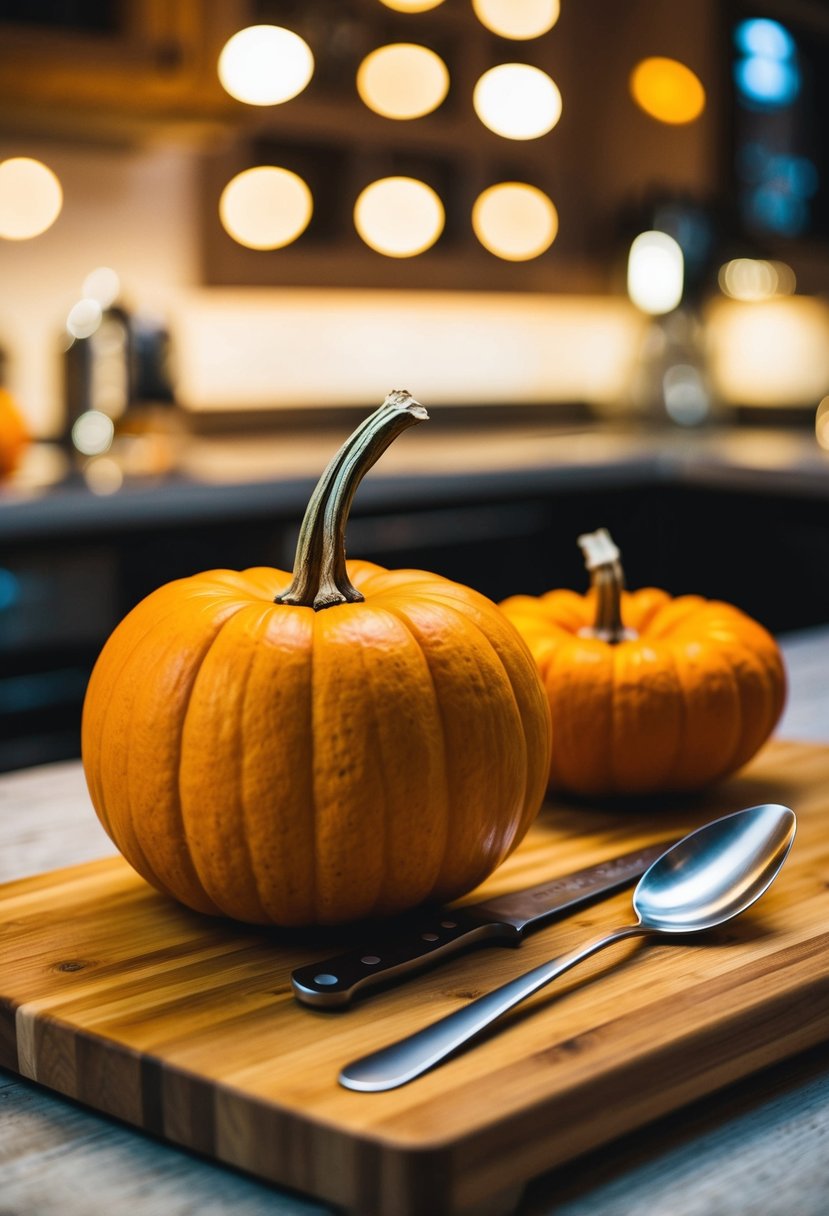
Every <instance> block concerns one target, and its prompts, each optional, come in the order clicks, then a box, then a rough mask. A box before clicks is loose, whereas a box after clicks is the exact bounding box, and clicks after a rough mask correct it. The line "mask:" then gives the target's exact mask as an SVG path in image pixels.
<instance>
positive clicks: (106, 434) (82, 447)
mask: <svg viewBox="0 0 829 1216" xmlns="http://www.w3.org/2000/svg"><path fill="white" fill-rule="evenodd" d="M114 436H115V424H114V423H113V421H112V419H111V418H110V417H109V416H108V415H107V414H103V413H101V411H100V410H86V412H85V413H83V414H81V415H80V417H79V418H76V419H75V422H74V423H73V425H72V442H73V444H74V445H75V447H76V448H77V449H78V451H79V452H83V454H84V456H99V455H100V454H101V453H102V452H108V451H109V449H110V448H111V447H112V440H113V438H114Z"/></svg>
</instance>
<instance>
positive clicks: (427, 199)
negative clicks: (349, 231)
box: [354, 177, 445, 258]
mask: <svg viewBox="0 0 829 1216" xmlns="http://www.w3.org/2000/svg"><path fill="white" fill-rule="evenodd" d="M444 222H445V213H444V209H443V203H442V202H441V200H440V198H439V196H438V195H437V194H436V193H435V191H434V190H433V189H432V187H431V186H427V185H426V183H425V182H421V181H418V180H417V179H416V178H413V177H384V178H381V179H380V180H378V181H375V182H372V183H371V184H370V185H368V186H366V188H365V189H364V190H363V191H362V192H361V194H360V196H359V197H358V199H357V202H356V203H355V204H354V226H355V227H356V229H357V232H358V233H359V234H360V236H361V237H362V239H363V240H364V241H365V243H366V244H367V245H368V246H369V247H370V248H371V249H374V250H376V251H377V253H383V254H385V255H386V257H390V258H411V257H414V256H415V255H416V254H418V253H423V252H424V251H425V250H426V249H429V248H431V246H432V245H434V243H435V241H436V240H437V239H438V237H439V236H440V234H441V232H442V231H443V225H444Z"/></svg>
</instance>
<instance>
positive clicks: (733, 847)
mask: <svg viewBox="0 0 829 1216" xmlns="http://www.w3.org/2000/svg"><path fill="white" fill-rule="evenodd" d="M796 823H797V821H796V819H795V815H794V812H793V811H791V810H790V809H789V808H788V807H785V806H777V805H774V804H770V803H769V804H764V805H762V806H755V807H749V808H748V809H746V810H744V811H737V812H736V813H735V814H733V815H726V816H724V817H723V818H722V819H716V820H714V821H713V822H712V823H709V824H707V825H706V826H705V827H702V828H699V829H698V830H697V831H695V832H691V833H690V834H689V835H688V836H685V837H684V838H683V839H682V840H680V841H679V843H678V844H675V845H673V847H671V848H669V849H668V850H667V852H665V853H663V855H662V856H661V857H660V858H659V859H658V860H657V861H655V862H654V863H653V865H652V866H651V867H650V869H648V870H647V871H646V873H645V874H644V875H643V877H642V878H641V879H640V880H639V883H638V885H637V887H636V890H635V891H634V893H633V909H634V911H635V913H636V916H637V922H636V924H635V925H623V926H622V927H621V928H619V929H615V930H613V932H611V933H608V934H605V935H603V936H602V937H600V938H598V939H597V940H595V941H593V942H590V943H589V944H588V945H586V946H583V947H581V948H580V949H578V950H573V951H571V952H570V953H568V954H564V955H562V956H561V957H559V958H557V959H553V960H552V961H549V962H546V963H542V964H541V966H540V967H535V968H533V970H532V971H528V972H526V974H525V975H522V976H519V977H518V979H515V980H511V981H510V982H509V983H507V984H503V985H502V986H501V987H500V988H496V989H495V991H494V992H490V993H489V994H488V995H487V996H483V997H480V998H479V999H478V1000H476V1001H472V1003H471V1004H469V1005H466V1006H464V1008H463V1009H459V1010H457V1011H456V1012H455V1013H451V1014H449V1015H448V1017H445V1018H442V1019H441V1020H440V1021H438V1022H435V1023H433V1024H432V1025H431V1026H427V1027H426V1028H425V1029H423V1030H420V1031H418V1032H417V1033H416V1034H413V1035H409V1036H407V1037H406V1038H403V1039H400V1040H399V1041H398V1042H396V1043H392V1044H391V1046H389V1047H384V1048H383V1049H382V1050H380V1051H376V1052H373V1053H372V1054H371V1055H367V1056H363V1057H362V1058H361V1059H359V1060H355V1061H353V1062H352V1063H350V1064H347V1065H346V1067H345V1068H344V1069H343V1070H342V1072H341V1073H340V1077H339V1081H340V1084H341V1085H343V1086H345V1087H346V1089H356V1090H363V1091H377V1090H384V1089H394V1088H396V1087H397V1086H399V1085H405V1084H406V1083H407V1082H408V1081H412V1080H414V1078H415V1077H418V1076H420V1074H421V1073H423V1072H426V1070H427V1069H429V1068H433V1067H434V1066H435V1065H436V1064H438V1063H440V1061H441V1060H444V1059H445V1058H446V1057H447V1056H448V1055H451V1054H452V1052H454V1051H456V1050H457V1049H458V1048H459V1047H461V1046H462V1045H463V1044H464V1043H468V1042H470V1040H472V1039H475V1038H477V1037H478V1035H480V1034H481V1033H482V1031H484V1030H485V1029H486V1028H487V1027H488V1026H490V1025H491V1024H492V1023H493V1022H494V1021H496V1020H497V1019H498V1018H500V1017H501V1016H502V1015H503V1014H505V1013H506V1012H507V1011H508V1010H510V1009H513V1008H514V1007H515V1006H516V1005H518V1004H520V1002H521V1001H523V1000H524V999H525V998H526V997H528V996H531V995H532V994H533V993H534V992H538V990H539V989H540V988H543V987H544V986H545V985H546V984H549V983H550V981H551V980H554V979H555V978H556V977H557V976H559V975H561V974H563V972H565V971H569V969H570V968H571V967H574V966H575V965H576V963H579V962H581V961H582V959H585V958H589V957H590V955H592V954H595V953H596V952H597V951H598V950H601V949H603V948H604V947H605V946H609V945H610V944H611V943H613V942H618V941H622V940H623V939H624V938H627V937H636V936H650V937H658V936H663V935H671V934H682V933H697V932H700V931H701V930H703V929H711V928H713V927H714V926H715V925H721V924H723V923H724V922H725V921H727V920H730V919H731V918H732V917H734V916H737V915H739V913H741V912H744V911H745V909H746V908H748V907H749V906H750V905H751V904H753V903H754V901H755V900H757V899H759V897H760V896H761V895H762V894H763V892H764V891H766V890H767V888H768V887H769V885H770V884H771V883H772V881H773V880H774V878H775V877H776V875H777V873H778V871H779V870H780V867H781V866H782V864H783V862H784V861H785V859H786V856H787V854H788V852H789V849H790V848H791V846H792V842H793V840H794V835H795V829H796Z"/></svg>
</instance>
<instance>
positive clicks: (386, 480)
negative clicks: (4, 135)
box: [0, 425, 829, 542]
mask: <svg viewBox="0 0 829 1216" xmlns="http://www.w3.org/2000/svg"><path fill="white" fill-rule="evenodd" d="M345 434H346V432H337V431H335V430H330V429H325V430H323V431H318V432H317V431H310V430H306V431H304V432H300V431H291V432H287V433H285V434H284V435H279V434H274V433H269V434H261V435H257V434H250V435H247V436H239V435H236V436H228V437H217V436H189V437H179V438H178V439H176V441H175V445H174V446H175V451H174V452H173V453H172V455H171V458H170V459H169V465H168V469H167V471H165V472H163V473H155V474H152V475H147V474H145V475H139V476H132V475H130V474H129V472H127V474H126V475H125V476H124V477H123V483H122V484H121V485H120V487H119V488H118V489H116V490H115V491H114V492H107V493H102V492H100V491H99V492H97V493H96V492H93V490H92V489H90V486H89V485H88V484H87V481H86V480H85V479H84V476H83V475H82V473H81V472H74V473H72V474H71V475H68V476H67V475H65V472H64V473H61V471H60V470H61V466H60V458H59V454H58V453H57V452H56V450H55V449H49V448H48V445H41V446H39V447H38V449H37V450H35V451H33V452H32V453H30V457H29V460H28V462H27V465H26V466H25V467H24V469H23V470H22V473H21V475H20V476H19V477H18V478H17V479H16V480H15V481H11V482H8V483H7V484H6V485H5V487H3V488H2V489H0V542H2V541H3V540H6V541H9V542H14V541H21V540H27V539H35V538H42V537H50V538H54V537H60V536H67V535H72V536H74V537H77V536H78V535H80V534H83V533H85V532H93V531H94V532H96V533H101V532H104V533H106V532H109V531H115V530H118V531H123V530H130V529H138V528H142V527H153V526H157V525H159V524H171V523H177V524H188V523H192V522H206V521H208V520H210V519H214V518H215V519H221V520H225V521H230V520H232V519H234V518H242V517H249V516H251V515H270V516H272V517H273V518H288V517H296V516H299V515H301V514H302V511H303V509H304V506H305V503H306V502H307V499H308V495H309V493H310V490H311V488H312V487H313V485H314V483H315V482H316V479H317V477H318V476H319V474H320V473H321V471H322V469H323V468H324V466H325V464H326V463H327V461H328V459H329V457H330V456H331V455H332V454H333V452H334V451H335V450H336V449H337V447H338V446H339V445H340V443H341V442H342V441H343V439H344V437H345ZM103 459H106V460H107V461H108V462H109V464H110V465H111V466H112V469H113V470H114V472H115V475H116V480H117V478H118V477H119V467H123V466H119V465H118V464H117V463H116V462H115V459H114V456H112V455H110V456H107V457H105V458H103ZM46 465H49V466H50V472H49V473H48V475H47V474H45V473H44V471H43V470H44V466H46ZM126 467H127V469H129V462H126ZM55 468H56V469H57V472H56V471H54V469H55ZM665 483H670V484H674V485H684V486H700V487H712V488H718V489H726V490H745V491H758V490H759V491H761V492H763V493H770V494H781V495H794V496H798V497H801V498H816V499H824V498H827V497H829V452H827V451H824V450H822V449H821V448H820V447H819V446H818V444H817V443H816V441H815V438H814V434H813V433H812V432H810V431H807V430H806V429H802V430H784V429H782V428H781V429H774V428H759V427H728V428H726V427H723V428H718V429H711V430H707V431H699V432H681V431H678V430H670V431H668V430H652V431H644V430H641V431H635V430H621V429H613V428H609V427H602V426H600V425H597V426H593V427H590V428H585V429H578V430H570V429H568V430H560V429H557V428H555V427H552V426H522V427H516V428H509V427H505V426H501V427H497V428H494V427H482V428H475V427H468V428H464V429H460V428H452V429H450V428H447V427H441V426H435V427H428V426H424V427H423V428H417V429H416V430H414V431H412V432H410V433H409V434H407V435H406V436H405V437H404V438H403V440H402V441H400V442H398V444H396V445H395V446H394V447H393V448H391V449H390V450H389V451H388V452H387V453H386V454H385V455H384V456H383V457H382V459H381V461H380V463H379V464H378V466H377V467H376V469H374V470H372V471H371V472H370V473H369V475H368V476H367V478H366V480H365V482H364V484H363V485H362V487H361V488H360V491H359V494H358V498H357V502H356V504H355V510H356V511H357V512H359V511H361V510H372V509H375V510H376V509H383V508H385V507H387V506H388V505H391V504H393V505H394V506H395V508H397V509H400V508H403V507H408V508H417V507H423V506H428V505H429V503H430V502H433V501H435V500H440V501H441V502H443V503H451V502H453V501H470V500H478V501H480V500H482V499H484V500H486V499H490V498H506V497H509V496H512V495H515V494H520V495H522V496H529V495H533V494H543V495H550V494H555V493H556V492H562V493H563V492H567V491H571V490H579V489H592V488H600V487H604V488H610V487H642V486H648V485H653V484H665ZM107 488H109V486H108V487H107Z"/></svg>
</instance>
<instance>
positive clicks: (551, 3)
mask: <svg viewBox="0 0 829 1216" xmlns="http://www.w3.org/2000/svg"><path fill="white" fill-rule="evenodd" d="M472 7H473V9H474V10H475V16H476V17H477V18H478V20H479V21H480V22H481V24H482V25H485V26H486V28H487V29H488V30H492V32H493V34H498V35H499V36H500V37H501V38H540V37H541V35H542V34H546V33H547V32H548V31H549V30H551V29H552V28H553V26H554V25H555V23H556V22H557V21H558V18H559V14H560V12H561V6H560V3H559V0H472Z"/></svg>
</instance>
